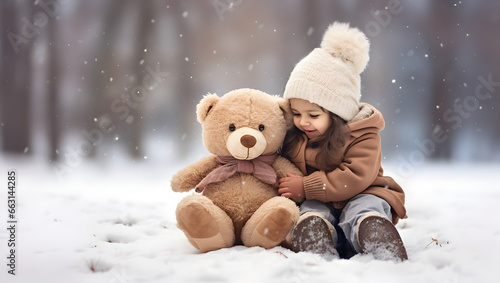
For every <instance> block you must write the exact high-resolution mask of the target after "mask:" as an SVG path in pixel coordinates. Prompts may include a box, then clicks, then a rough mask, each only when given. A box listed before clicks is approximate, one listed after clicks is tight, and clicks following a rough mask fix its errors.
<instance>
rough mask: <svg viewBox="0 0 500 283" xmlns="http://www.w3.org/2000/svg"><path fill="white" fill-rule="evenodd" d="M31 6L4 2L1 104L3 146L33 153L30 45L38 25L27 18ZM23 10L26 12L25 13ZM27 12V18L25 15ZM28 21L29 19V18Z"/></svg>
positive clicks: (1, 9)
mask: <svg viewBox="0 0 500 283" xmlns="http://www.w3.org/2000/svg"><path fill="white" fill-rule="evenodd" d="M30 11H31V6H30V5H29V4H28V5H24V4H23V3H22V2H21V4H19V3H18V2H17V1H1V2H0V13H1V27H2V31H3V32H2V36H3V38H2V40H0V44H1V46H0V49H1V61H2V68H0V84H1V85H2V87H1V88H0V92H1V94H0V99H1V100H0V105H1V108H0V109H1V110H0V111H1V118H0V119H1V121H0V126H1V131H2V149H3V150H4V151H6V152H13V153H30V152H31V151H30V150H29V149H30V139H31V132H30V130H31V127H30V107H31V105H30V101H31V99H30V92H31V89H30V87H31V45H32V44H33V39H32V38H33V37H35V36H36V34H37V33H36V31H35V29H36V27H34V26H30V25H29V24H28V23H27V20H28V19H29V18H30V17H29V16H30V15H31V13H30ZM23 12H24V13H23ZM26 15H28V17H27V16H26ZM28 21H29V20H28Z"/></svg>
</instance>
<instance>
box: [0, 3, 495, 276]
mask: <svg viewBox="0 0 500 283" xmlns="http://www.w3.org/2000/svg"><path fill="white" fill-rule="evenodd" d="M334 21H346V22H350V23H351V25H352V26H356V27H358V28H359V29H361V30H362V31H364V32H365V33H366V34H367V36H368V37H369V39H370V41H371V52H370V56H371V60H370V62H369V65H368V68H367V69H366V71H365V72H364V73H363V74H362V101H365V102H368V103H371V104H373V105H375V106H376V107H377V108H378V109H379V110H381V111H382V113H383V114H384V117H385V121H386V128H385V130H383V131H382V132H381V137H382V146H383V154H384V160H383V166H384V168H385V169H386V171H387V172H388V174H389V175H391V176H393V177H394V178H395V179H396V180H397V181H398V182H400V183H401V184H402V185H403V187H404V188H405V191H406V194H407V207H408V214H409V216H410V218H409V219H408V220H403V221H401V222H400V224H398V228H399V229H400V231H401V233H402V237H403V239H404V241H405V244H406V245H407V247H408V251H409V256H410V262H409V263H408V264H402V265H399V266H398V267H397V268H396V267H394V266H393V264H390V263H380V262H379V263H374V264H373V265H370V266H371V269H370V268H368V265H366V262H368V261H369V258H367V257H359V258H355V259H352V260H350V261H348V262H338V265H332V264H331V263H330V262H329V261H325V260H323V259H321V258H320V257H319V256H315V255H306V254H297V255H295V254H293V253H291V252H290V251H286V250H285V249H280V248H275V249H273V250H270V251H265V250H262V249H258V248H252V249H243V248H241V247H237V248H234V249H228V250H226V251H220V252H214V253H211V254H207V255H199V256H198V255H196V250H195V249H194V248H192V247H191V246H190V245H189V244H188V243H187V240H186V239H185V237H184V236H183V235H182V232H180V231H179V230H178V229H176V226H175V223H176V220H175V214H174V211H175V207H176V205H177V203H178V201H179V200H180V199H181V198H182V197H183V195H182V194H175V193H173V192H171V190H170V188H169V180H170V177H171V176H172V174H173V173H175V172H176V171H178V170H179V169H181V168H183V167H184V166H185V165H187V164H188V163H191V162H194V161H195V160H198V159H199V158H201V157H202V156H203V155H206V154H207V153H206V151H205V150H204V148H203V145H202V143H201V127H200V125H199V124H198V123H197V122H196V115H195V106H196V104H197V103H198V102H199V101H200V99H201V98H202V97H203V95H205V94H207V93H209V92H211V93H217V94H218V95H223V94H224V93H226V92H228V91H230V90H233V89H236V88H242V87H249V88H255V89H260V90H262V91H265V92H267V93H270V94H276V95H281V94H282V92H283V90H284V87H285V84H286V81H287V78H288V76H289V74H290V72H291V71H292V69H293V67H294V65H295V64H296V63H297V62H298V61H299V60H300V59H301V58H303V57H304V56H306V55H307V54H308V53H309V52H310V51H311V50H312V49H313V48H315V47H318V46H319V44H320V41H321V37H322V35H323V32H324V31H325V29H326V28H327V26H328V25H329V24H331V23H332V22H334ZM499 29H500V1H494V0H491V1H490V0H479V1H473V0H462V1H459V0H454V1H451V0H449V1H445V0H440V1H431V0H413V1H410V0H408V1H404V0H400V1H398V0H377V1H361V0H358V1H354V0H342V1H327V0H324V1H320V0H309V1H299V0H275V1H267V0H233V1H231V0H206V1H201V0H200V1H195V0H183V1H180V0H179V1H160V0H158V1H145V0H143V1H138V0H137V1H133V0H106V1H103V0H85V1H77V0H36V1H15V0H2V1H0V30H1V31H2V32H1V34H0V53H1V57H0V146H1V153H0V168H1V169H0V170H3V171H0V176H5V177H4V178H5V179H3V180H4V181H1V180H2V179H0V184H2V188H3V189H1V191H0V210H1V215H2V216H1V217H2V219H6V217H7V216H5V215H6V214H4V213H6V212H7V201H6V199H7V189H6V187H5V186H6V183H7V179H6V178H7V177H6V172H7V170H16V171H17V173H18V179H17V180H18V187H17V190H18V194H17V195H16V196H17V205H18V206H17V212H18V214H17V215H16V216H17V217H18V218H19V219H20V222H19V225H20V229H19V231H18V234H17V237H18V240H19V250H18V256H19V258H18V264H19V268H20V269H19V274H21V277H18V281H17V282H34V281H35V280H37V279H39V278H42V277H47V278H51V280H52V282H68V280H59V281H58V280H53V276H54V275H55V274H59V275H61V274H67V275H68V277H69V278H71V280H72V281H71V282H76V281H74V279H75V278H74V276H73V275H74V274H75V273H79V274H80V275H81V276H83V277H84V278H85V280H84V281H86V282H90V281H91V282H116V281H119V282H165V281H164V278H171V279H172V278H173V279H172V280H171V281H177V282H187V281H186V280H185V279H186V278H191V279H193V278H198V279H196V280H195V279H193V281H197V280H198V281H204V280H209V279H213V280H215V281H223V280H219V279H221V276H223V275H228V277H229V278H226V279H227V281H229V282H235V281H236V278H239V279H240V280H238V281H239V282H241V279H246V280H247V281H248V282H252V281H253V282H264V281H266V280H264V281H262V279H263V278H267V279H268V281H269V278H274V279H275V280H274V281H273V282H300V281H302V279H304V280H305V279H308V278H309V279H314V280H312V281H315V280H320V281H321V280H323V279H325V278H329V279H331V278H340V279H342V278H343V279H347V282H353V280H352V279H353V278H357V279H358V280H354V281H359V282H366V279H367V278H369V280H368V281H370V282H376V280H375V281H373V280H374V278H376V277H377V275H380V278H383V279H380V281H378V282H389V281H391V280H389V281H388V280H387V278H386V276H387V274H389V273H391V274H392V273H393V271H394V270H400V272H399V273H398V274H396V277H393V278H392V279H394V278H397V280H392V281H395V282H401V281H402V280H405V281H406V282H432V281H439V282H459V281H457V280H456V279H457V278H459V279H461V280H460V282H462V279H463V282H466V281H468V282H487V281H491V280H486V279H485V278H490V277H492V276H496V277H497V274H496V268H495V267H494V266H498V257H497V256H496V255H497V254H498V252H500V251H499V250H498V249H499V247H500V227H499V226H498V224H497V225H491V221H490V220H489V218H486V217H484V216H485V215H492V214H494V213H496V215H498V211H496V210H494V207H496V205H495V204H497V203H498V201H499V200H500V195H499V193H498V192H499V190H498V189H499V187H498V184H499V182H498V181H499V179H498V170H499V169H500V168H499V164H500V162H499V161H500V142H499V140H500V127H499V121H500V113H499V109H500V99H499V96H500V56H498V50H499V47H500V36H498V32H499ZM436 164H437V165H436ZM4 174H5V175H4ZM3 184H5V185H3ZM1 221H2V222H3V220H1ZM0 225H4V224H0ZM478 230H479V231H481V232H482V235H481V236H480V237H478V234H477V231H478ZM7 232H8V231H7V230H6V229H2V230H0V240H1V241H0V242H1V247H0V256H1V257H4V255H6V254H7V244H6V243H5V242H4V240H7V239H8V238H9V237H10V235H8V233H7ZM438 242H439V243H440V244H439V246H438V245H437V244H438ZM478 242H480V243H481V245H480V246H481V247H478V245H477V243H478ZM448 243H449V245H448ZM429 244H436V245H431V246H430V245H429ZM495 251H496V252H495ZM193 254H195V255H193ZM485 255H487V256H485ZM289 259H290V260H289ZM193 260H194V264H193ZM271 262H272V263H271ZM290 262H293V264H292V265H290ZM236 263H241V264H240V265H238V264H236ZM257 263H260V264H261V265H259V269H258V270H259V272H254V271H253V269H249V268H248V266H256V265H255V264H257ZM268 263H269V264H268ZM193 266H203V267H207V266H209V268H198V269H197V270H196V272H193ZM318 266H320V267H318ZM305 267H307V268H305ZM310 267H312V268H313V269H312V271H310V272H309V273H308V272H307V271H309V269H310ZM323 267H324V269H323V270H329V271H328V272H326V273H321V272H319V273H318V272H316V271H315V270H317V269H319V268H323ZM380 267H382V268H380ZM266 268H267V269H266ZM314 268H316V269H314ZM367 268H368V270H367ZM273 269H275V270H273ZM125 270H126V271H127V274H126V275H129V276H132V277H133V275H135V276H136V278H137V280H121V279H123V277H124V276H125V274H124V271H125ZM228 270H230V271H229V272H228ZM262 270H265V271H264V272H262ZM303 273H304V274H303ZM131 274H132V275H131ZM282 274H283V275H282ZM374 275H375V277H374ZM409 275H411V276H413V277H412V278H413V281H411V280H410V281H408V280H407V279H408V276H409ZM3 276H9V275H8V274H7V273H6V271H5V270H4V268H2V270H0V278H4V277H3ZM22 276H25V277H22ZM40 276H42V277H40ZM259 276H261V277H259ZM339 276H340V277H339ZM363 276H365V277H366V278H363ZM226 277H227V276H226ZM256 277H258V278H257V279H259V280H254V279H255V278H256ZM12 278H13V277H12V276H10V277H8V279H9V280H12ZM207 278H208V279H207ZM222 279H224V278H222ZM291 279H293V280H291ZM482 279H485V280H482ZM2 280H3V279H2ZM0 281H1V280H0ZM247 281H245V280H243V282H247ZM309 281H311V280H309ZM2 282H5V281H2ZM8 282H12V281H8Z"/></svg>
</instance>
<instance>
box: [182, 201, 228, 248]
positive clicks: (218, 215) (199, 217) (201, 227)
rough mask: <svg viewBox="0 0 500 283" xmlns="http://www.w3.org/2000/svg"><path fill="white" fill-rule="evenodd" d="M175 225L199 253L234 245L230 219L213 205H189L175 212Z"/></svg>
mask: <svg viewBox="0 0 500 283" xmlns="http://www.w3.org/2000/svg"><path fill="white" fill-rule="evenodd" d="M177 225H178V227H179V228H180V229H181V230H182V231H184V234H185V235H186V237H187V238H188V240H189V242H190V243H191V244H192V245H193V246H194V247H195V248H197V249H199V250H200V251H201V252H209V251H214V250H218V249H222V248H228V247H231V246H232V245H234V230H233V225H232V222H231V219H229V217H228V216H227V215H226V214H225V213H224V212H223V211H222V210H221V209H220V208H219V207H217V206H215V205H214V204H213V203H212V204H211V206H210V205H209V207H205V205H203V204H201V203H190V204H187V205H185V206H183V207H182V208H180V209H179V210H178V211H177Z"/></svg>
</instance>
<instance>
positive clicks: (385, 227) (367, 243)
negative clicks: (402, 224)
mask: <svg viewBox="0 0 500 283" xmlns="http://www.w3.org/2000/svg"><path fill="white" fill-rule="evenodd" d="M356 236H357V238H358V243H359V245H360V247H361V249H362V250H363V252H364V253H369V254H372V255H373V256H374V257H375V258H376V259H381V260H388V259H396V260H401V261H404V260H407V259H408V255H407V254H406V249H405V246H404V244H403V241H402V240H401V237H400V236H399V233H398V230H396V227H394V225H393V224H392V222H391V221H389V220H388V219H386V218H384V217H382V216H379V215H378V214H373V213H367V214H365V215H363V217H361V218H360V219H359V220H358V228H357V230H356Z"/></svg>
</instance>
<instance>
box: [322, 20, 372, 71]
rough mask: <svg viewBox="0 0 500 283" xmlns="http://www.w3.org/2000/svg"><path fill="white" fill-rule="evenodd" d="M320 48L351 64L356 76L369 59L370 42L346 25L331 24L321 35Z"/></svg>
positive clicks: (357, 30)
mask: <svg viewBox="0 0 500 283" xmlns="http://www.w3.org/2000/svg"><path fill="white" fill-rule="evenodd" d="M321 48H322V49H323V50H325V51H326V52H328V53H330V54H331V55H332V56H334V57H339V58H341V59H342V60H343V61H347V62H351V63H352V64H353V66H354V69H355V71H356V72H357V73H358V74H360V73H361V72H363V70H364V69H365V68H366V65H367V64H368V60H369V59H370V57H369V55H368V53H369V51H370V42H369V41H368V39H367V38H366V35H365V34H364V33H363V32H361V31H360V30H359V29H357V28H351V27H349V24H348V23H339V22H335V23H333V24H331V25H330V26H329V27H328V29H327V30H326V31H325V34H324V35H323V40H322V41H321Z"/></svg>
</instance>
